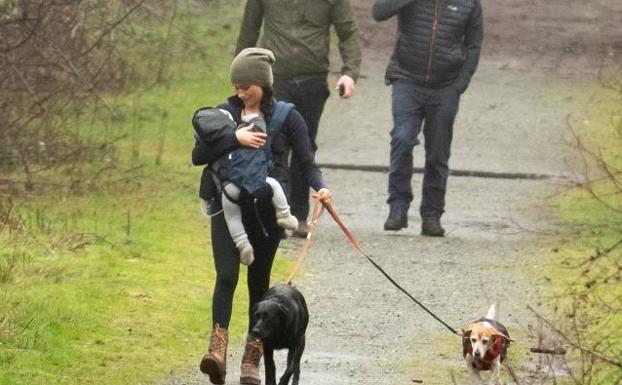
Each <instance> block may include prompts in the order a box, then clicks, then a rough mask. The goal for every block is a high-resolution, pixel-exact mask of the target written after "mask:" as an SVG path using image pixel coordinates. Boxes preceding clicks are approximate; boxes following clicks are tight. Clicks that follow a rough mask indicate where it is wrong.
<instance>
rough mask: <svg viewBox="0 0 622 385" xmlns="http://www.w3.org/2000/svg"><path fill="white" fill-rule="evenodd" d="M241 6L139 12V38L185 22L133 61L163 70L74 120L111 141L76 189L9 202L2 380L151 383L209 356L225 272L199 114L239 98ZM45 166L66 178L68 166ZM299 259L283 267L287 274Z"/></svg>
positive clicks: (0, 263)
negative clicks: (203, 173)
mask: <svg viewBox="0 0 622 385" xmlns="http://www.w3.org/2000/svg"><path fill="white" fill-rule="evenodd" d="M146 4H148V2H147V3H146ZM241 6H242V2H241V1H233V2H231V1H229V2H224V1H210V2H207V3H205V2H201V3H195V2H193V1H179V2H176V7H177V18H176V19H175V21H174V23H173V24H172V27H169V24H167V23H163V22H161V20H160V22H158V21H157V20H156V19H150V18H149V17H147V16H144V18H143V19H140V20H136V19H135V20H132V24H131V26H132V28H133V29H134V30H135V31H136V33H137V35H136V36H140V35H147V34H149V33H155V32H158V31H159V32H162V31H163V30H164V31H165V33H166V30H168V29H169V28H170V29H171V31H173V32H171V38H170V39H169V41H168V42H167V43H166V44H167V45H166V46H162V47H155V49H154V47H151V46H148V44H147V42H148V41H149V39H144V40H141V39H138V40H136V41H133V42H132V44H133V45H132V50H131V51H130V53H128V55H131V56H128V57H127V58H126V59H127V63H132V65H133V66H135V67H136V68H139V67H140V66H145V67H144V68H150V69H155V72H153V73H152V75H154V76H152V77H151V78H149V77H147V76H145V75H144V74H145V72H144V71H135V72H134V74H135V77H133V78H132V79H129V80H128V82H127V83H126V88H125V92H123V93H115V94H112V93H111V94H107V95H104V96H103V98H104V100H105V104H106V105H107V106H108V107H109V108H110V109H111V111H113V112H114V114H104V115H105V116H107V118H101V116H102V115H98V114H97V111H94V110H92V109H90V108H91V107H90V106H91V105H89V106H84V107H85V108H84V110H82V111H80V113H76V115H75V116H76V117H75V119H73V120H72V122H73V123H72V127H70V129H71V130H73V131H74V132H75V133H76V135H78V136H79V137H81V138H83V140H85V142H87V141H88V138H90V137H97V136H106V137H107V138H110V140H111V142H112V143H111V147H110V148H109V149H108V150H107V151H105V152H102V153H101V154H100V155H99V156H97V157H93V158H91V164H90V165H87V166H86V167H84V168H83V169H81V170H80V172H78V173H77V174H76V175H77V177H75V184H74V185H73V187H72V188H71V189H60V190H51V191H47V192H45V193H39V195H30V196H28V195H22V196H20V197H19V198H15V199H14V200H13V201H11V202H6V203H5V202H4V201H3V202H2V205H0V209H1V210H0V384H1V385H5V384H7V385H8V384H33V385H34V384H53V383H63V384H69V385H71V384H81V385H82V384H109V385H117V384H132V385H136V384H138V383H149V382H152V381H155V380H157V379H158V378H162V377H164V376H165V375H167V374H168V373H169V372H170V371H171V370H174V369H176V368H179V367H187V366H193V365H195V364H196V361H197V359H198V358H199V357H200V355H201V354H202V353H203V351H204V349H205V348H206V344H207V337H208V333H209V331H210V327H211V325H210V319H211V309H210V302H211V301H210V299H211V292H212V289H213V282H214V271H213V262H212V256H211V247H210V240H209V226H208V221H207V220H206V219H205V218H204V217H202V216H201V214H200V213H199V204H198V199H197V190H198V180H199V175H200V169H199V168H196V167H193V166H192V165H191V164H190V152H191V149H192V146H193V144H194V140H193V136H192V130H191V125H190V119H191V116H192V113H193V112H194V110H195V109H196V108H198V107H202V106H206V105H215V104H216V103H220V102H222V101H223V100H224V99H225V98H226V97H227V96H228V95H230V94H231V91H232V90H231V86H230V83H229V81H228V65H229V62H230V60H231V58H232V56H233V46H234V42H235V38H236V35H237V25H238V23H239V20H240V15H241ZM153 12H156V11H155V10H154V11H153ZM150 31H155V32H150ZM115 38H116V39H120V40H122V39H124V38H126V37H123V36H116V37H115ZM128 44H129V43H128ZM154 50H155V51H156V52H155V54H156V55H155V57H156V58H157V59H156V60H155V61H154V60H152V59H151V58H152V57H154V56H153V55H152V54H153V53H154ZM169 54H170V56H168V55H169ZM163 62H164V64H162V63H163ZM159 69H161V70H162V73H161V75H162V76H161V78H160V79H156V77H155V75H157V71H158V70H159ZM101 106H102V104H101V103H100V104H98V108H102V107H101ZM103 169H104V170H106V172H102V170H103ZM70 171H71V172H75V170H70ZM44 172H46V173H47V175H48V176H49V178H50V179H52V180H53V179H54V178H55V177H57V178H60V177H62V175H61V174H62V173H63V172H65V171H64V170H63V169H62V168H60V169H54V170H47V171H44ZM67 172H69V170H67ZM55 173H58V174H55ZM5 204H6V206H5ZM285 268H286V266H284V265H283V264H282V263H278V264H277V266H275V273H274V274H275V276H276V277H280V276H282V275H284V273H285V270H284V269H285ZM242 276H244V274H242ZM239 286H240V287H239V289H238V290H237V293H236V296H237V297H236V300H235V306H234V318H233V321H232V324H231V326H230V329H231V333H232V335H233V338H234V341H235V340H236V339H240V338H241V336H242V333H243V331H244V330H245V327H246V320H247V318H246V316H245V313H246V307H247V303H248V302H247V292H246V289H245V283H244V280H241V281H240V285H239ZM137 379H140V380H137Z"/></svg>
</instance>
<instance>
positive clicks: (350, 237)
mask: <svg viewBox="0 0 622 385" xmlns="http://www.w3.org/2000/svg"><path fill="white" fill-rule="evenodd" d="M323 205H324V207H326V210H328V212H329V213H330V215H331V217H333V220H334V221H335V223H337V225H338V226H339V228H341V231H343V233H344V234H345V235H346V238H348V240H349V241H350V243H351V244H352V246H354V248H355V249H356V250H357V251H358V252H359V253H361V254H362V255H363V256H364V257H365V258H367V260H368V261H369V263H371V264H372V265H373V266H374V267H375V268H376V269H378V271H380V272H381V273H382V275H384V276H385V278H386V279H388V280H389V282H391V283H392V284H393V286H395V287H396V288H398V289H399V290H400V291H401V292H402V293H404V294H406V296H408V298H410V299H411V300H412V301H413V302H414V303H416V304H417V305H419V307H421V308H422V309H423V310H425V311H426V312H427V313H428V314H429V315H431V316H432V317H433V318H434V319H435V320H437V321H438V322H440V323H441V324H443V326H445V327H446V328H447V329H449V331H451V332H452V333H453V334H455V335H457V336H460V337H464V334H462V333H459V332H458V331H457V330H456V329H454V328H452V327H451V326H450V325H449V324H447V323H446V322H445V321H443V320H442V319H441V318H440V317H438V316H437V315H436V314H434V313H433V312H432V311H431V310H430V309H428V308H427V307H426V306H425V305H424V304H422V303H421V302H419V301H418V300H417V299H416V298H415V297H413V296H412V295H411V294H410V293H409V292H408V291H407V290H406V289H404V288H403V287H402V286H400V285H399V284H398V283H397V282H395V280H394V279H393V278H391V276H390V275H389V274H388V273H387V272H386V271H384V269H383V268H382V267H380V265H378V264H377V263H376V262H375V261H374V259H373V258H372V257H371V256H370V255H369V254H367V253H366V252H365V250H363V248H362V247H361V244H360V243H359V241H358V240H357V239H356V238H355V237H354V235H353V234H352V233H351V232H350V230H348V228H347V227H346V225H345V224H344V223H343V221H342V220H341V218H339V215H337V212H336V211H335V209H334V208H333V206H332V204H331V203H330V202H323Z"/></svg>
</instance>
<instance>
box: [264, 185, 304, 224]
mask: <svg viewBox="0 0 622 385" xmlns="http://www.w3.org/2000/svg"><path fill="white" fill-rule="evenodd" d="M266 183H268V184H269V185H270V188H271V189H272V205H273V206H274V209H275V210H276V224H277V225H279V227H281V228H283V229H287V230H296V229H297V228H298V219H296V217H295V216H293V215H292V213H291V212H290V211H289V204H287V197H286V196H285V191H283V188H282V187H281V184H280V183H279V182H278V181H277V180H276V179H274V178H270V177H268V178H266Z"/></svg>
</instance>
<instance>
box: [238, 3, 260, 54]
mask: <svg viewBox="0 0 622 385" xmlns="http://www.w3.org/2000/svg"><path fill="white" fill-rule="evenodd" d="M262 22H263V4H262V0H248V1H247V2H246V7H245V8H244V16H243V17H242V26H241V27H240V35H239V36H238V42H237V44H236V47H235V54H236V55H237V54H238V53H240V51H242V50H243V49H244V48H248V47H255V46H256V45H257V40H258V39H259V32H260V31H261V23H262Z"/></svg>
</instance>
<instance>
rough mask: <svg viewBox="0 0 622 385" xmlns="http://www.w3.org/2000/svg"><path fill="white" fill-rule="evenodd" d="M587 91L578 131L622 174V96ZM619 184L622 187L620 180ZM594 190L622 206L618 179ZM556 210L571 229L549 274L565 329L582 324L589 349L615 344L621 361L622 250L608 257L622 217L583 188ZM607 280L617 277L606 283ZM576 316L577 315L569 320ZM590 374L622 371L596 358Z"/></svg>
mask: <svg viewBox="0 0 622 385" xmlns="http://www.w3.org/2000/svg"><path fill="white" fill-rule="evenodd" d="M583 91H585V94H586V95H592V96H591V97H590V98H589V100H590V102H587V103H586V104H585V106H586V110H585V111H583V112H581V116H574V117H573V118H575V120H574V121H575V124H574V129H575V133H576V134H577V135H578V137H579V138H580V140H581V142H583V143H584V144H585V145H586V147H588V148H590V149H591V150H592V151H595V152H596V153H598V154H600V155H599V156H601V157H602V158H603V159H605V160H606V161H607V162H608V163H609V164H611V165H612V166H614V167H615V168H616V169H618V170H620V169H622V131H621V130H620V128H619V127H620V126H619V125H618V124H616V122H617V121H618V120H617V119H619V116H620V110H619V106H620V104H619V101H620V97H621V96H622V95H619V94H616V93H612V92H608V91H604V90H602V89H594V88H591V89H587V90H583ZM589 164H590V166H589V167H590V168H591V170H593V168H594V165H595V163H594V162H592V161H590V162H589ZM591 175H594V174H591ZM618 178H619V176H618ZM617 181H618V183H619V179H618V180H617ZM592 187H593V190H594V191H596V192H597V193H598V194H599V195H602V196H603V197H604V198H603V199H604V201H605V202H607V204H608V205H611V206H613V207H617V208H622V194H621V193H622V191H620V189H619V187H616V186H615V183H614V181H613V180H611V179H608V178H604V179H600V180H599V181H597V182H596V183H594V184H593V185H592ZM554 207H555V210H556V212H557V213H558V216H559V218H560V219H561V222H562V223H563V224H564V226H563V227H564V228H566V229H567V230H566V232H565V233H563V234H562V236H561V239H560V242H559V244H558V245H556V246H555V247H554V249H555V253H552V255H550V256H549V259H550V260H552V261H554V264H553V266H557V268H553V271H552V272H548V273H547V274H550V275H551V276H553V277H554V279H553V282H555V287H554V288H553V291H554V294H555V295H559V294H561V295H562V297H561V298H562V300H561V301H560V303H559V304H558V306H559V308H560V309H562V314H561V315H564V314H565V315H566V316H565V317H562V318H565V319H566V325H564V327H565V330H573V329H574V326H573V325H572V323H576V324H577V325H579V328H580V331H581V333H582V339H583V340H582V342H581V343H582V344H584V346H591V345H593V344H594V343H597V342H603V341H604V342H606V343H610V344H611V346H609V347H606V348H605V350H604V353H605V354H606V355H609V356H610V357H614V358H619V357H620V353H621V352H622V339H621V338H620V337H619V333H612V332H613V331H615V330H619V329H620V328H622V313H620V312H619V310H620V309H621V308H622V300H621V299H622V284H620V276H621V274H620V270H619V267H618V266H622V247H620V246H618V247H616V248H613V249H612V250H611V251H610V252H609V253H608V254H605V253H604V250H607V249H609V248H611V247H613V246H614V245H616V243H617V242H619V241H621V240H622V213H621V212H620V211H616V210H612V209H611V208H608V207H607V206H605V205H603V204H602V203H600V202H598V201H597V200H596V199H594V197H593V196H592V194H591V193H589V192H588V191H587V190H586V189H585V188H582V187H581V186H579V187H574V188H570V189H569V190H568V191H567V192H566V193H565V194H563V195H561V196H559V197H558V198H557V199H556V201H555V202H554ZM607 276H611V277H612V278H609V279H605V277H607ZM570 293H572V294H573V296H572V298H571V297H570V295H569V294H570ZM570 309H574V310H572V311H571V310H570ZM614 309H617V311H616V310H614ZM570 313H573V314H574V315H573V316H568V314H570ZM572 335H573V336H574V333H573V334H572ZM602 347H603V345H601V348H602ZM574 358H575V359H578V358H579V357H574ZM584 364H585V362H584ZM582 367H583V368H584V367H586V366H582V365H576V369H577V371H578V372H579V371H580V370H581V368H582ZM588 376H590V377H591V380H590V381H591V382H589V383H591V384H594V385H597V384H610V383H613V382H614V379H615V378H618V376H620V370H619V368H615V367H613V366H610V365H604V364H603V363H602V362H600V361H598V360H596V365H595V370H594V371H593V372H591V373H589V374H588ZM588 376H586V377H585V378H584V380H585V381H587V380H588ZM586 383H587V382H586Z"/></svg>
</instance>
